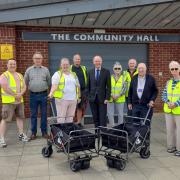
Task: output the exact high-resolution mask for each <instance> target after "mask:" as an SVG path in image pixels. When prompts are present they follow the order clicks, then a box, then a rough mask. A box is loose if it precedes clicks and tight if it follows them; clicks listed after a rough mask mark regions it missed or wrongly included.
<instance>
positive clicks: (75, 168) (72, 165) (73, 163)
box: [70, 161, 81, 172]
mask: <svg viewBox="0 0 180 180" xmlns="http://www.w3.org/2000/svg"><path fill="white" fill-rule="evenodd" d="M70 168H71V170H72V171H73V172H77V171H79V170H80V169H81V162H80V161H77V162H76V161H70Z"/></svg>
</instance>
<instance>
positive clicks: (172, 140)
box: [165, 113, 180, 151]
mask: <svg viewBox="0 0 180 180" xmlns="http://www.w3.org/2000/svg"><path fill="white" fill-rule="evenodd" d="M165 118H166V131H167V147H168V148H174V147H176V149H177V150H178V151H180V115H174V114H171V113H165Z"/></svg>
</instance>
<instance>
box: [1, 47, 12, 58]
mask: <svg viewBox="0 0 180 180" xmlns="http://www.w3.org/2000/svg"><path fill="white" fill-rule="evenodd" d="M0 49H1V52H0V55H1V56H0V59H2V60H8V59H12V58H13V45H12V44H1V45H0Z"/></svg>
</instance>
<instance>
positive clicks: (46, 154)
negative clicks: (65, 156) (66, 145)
mask: <svg viewBox="0 0 180 180" xmlns="http://www.w3.org/2000/svg"><path fill="white" fill-rule="evenodd" d="M52 153H53V149H52V146H49V147H43V148H42V155H43V157H45V158H48V157H50V156H51V155H52Z"/></svg>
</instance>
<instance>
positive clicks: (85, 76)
mask: <svg viewBox="0 0 180 180" xmlns="http://www.w3.org/2000/svg"><path fill="white" fill-rule="evenodd" d="M72 66H73V65H71V72H73V71H72ZM80 67H81V69H82V71H83V75H84V80H85V85H86V86H87V75H86V67H85V66H80ZM74 73H75V72H74Z"/></svg>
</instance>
